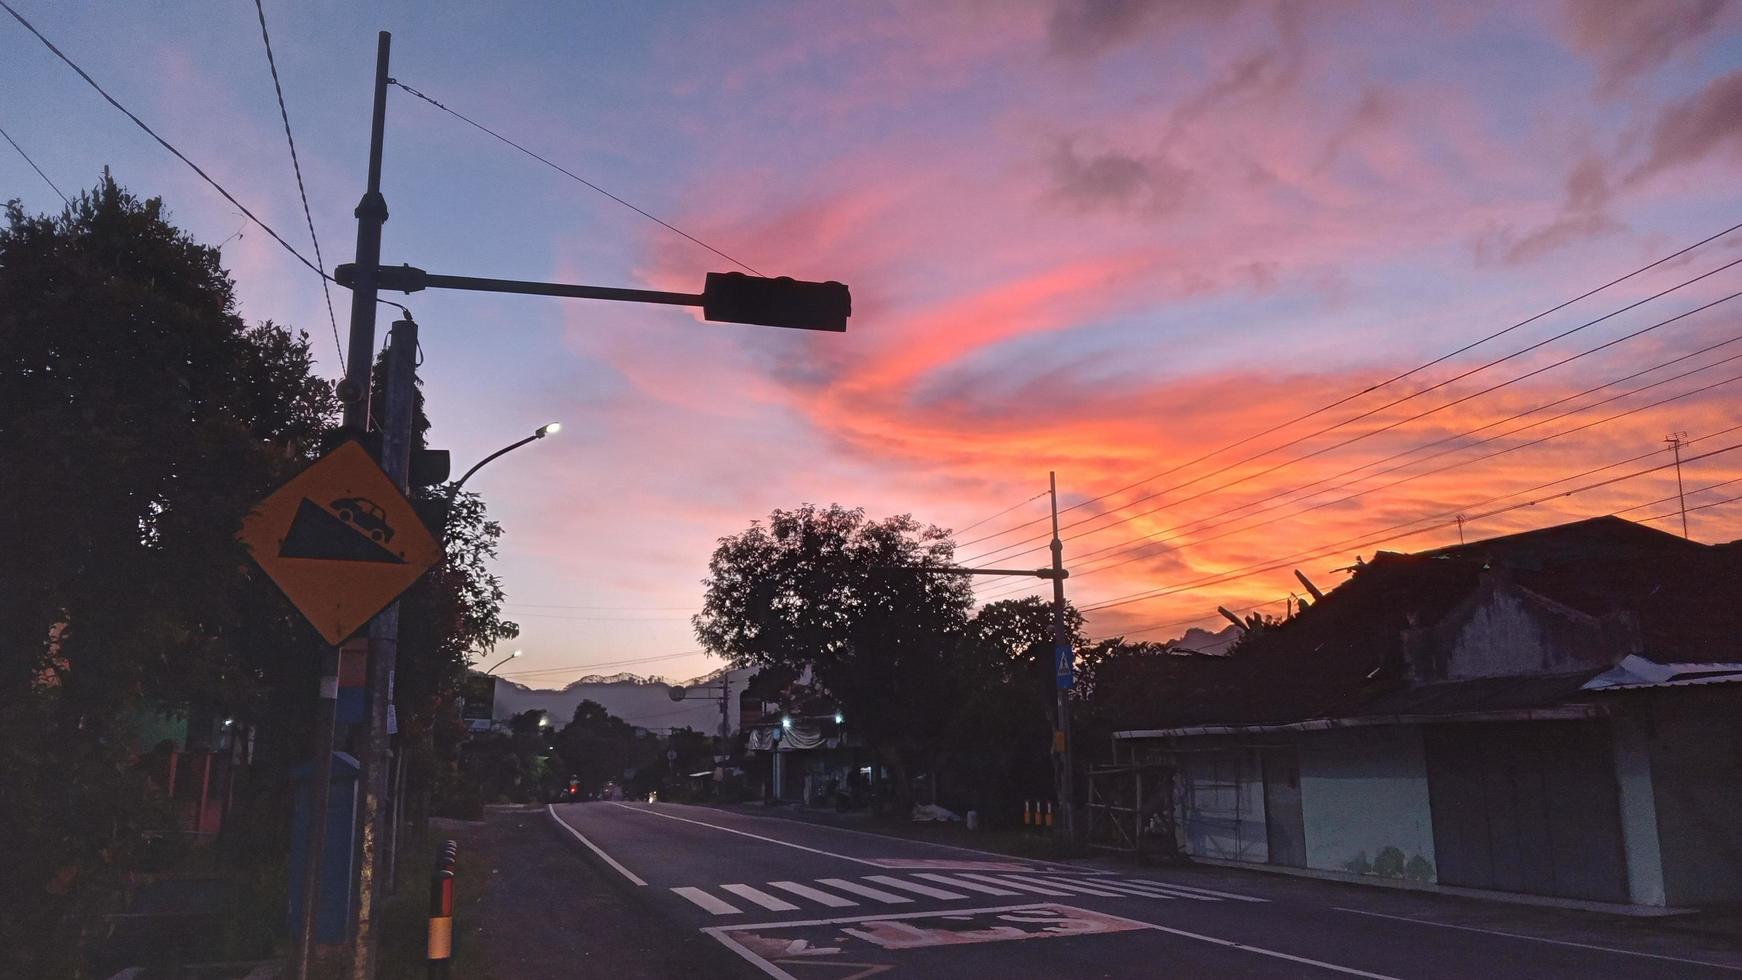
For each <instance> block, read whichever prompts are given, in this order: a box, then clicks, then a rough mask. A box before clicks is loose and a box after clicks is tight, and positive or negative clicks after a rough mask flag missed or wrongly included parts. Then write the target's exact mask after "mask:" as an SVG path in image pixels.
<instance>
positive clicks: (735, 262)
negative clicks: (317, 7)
mask: <svg viewBox="0 0 1742 980" xmlns="http://www.w3.org/2000/svg"><path fill="white" fill-rule="evenodd" d="M387 81H388V82H389V83H390V84H393V85H397V86H399V87H400V88H402V89H404V90H405V91H407V92H409V93H411V94H412V95H414V96H416V97H418V98H420V99H422V100H423V101H425V102H428V103H429V104H430V105H433V106H435V107H436V108H437V109H440V110H441V111H443V112H445V113H447V114H448V115H450V116H453V117H454V118H455V119H458V120H460V121H461V122H463V123H465V124H466V125H468V126H471V127H472V128H474V129H476V130H478V131H479V132H482V133H486V134H488V135H490V136H493V137H495V138H496V139H499V140H501V141H502V142H504V143H507V144H508V145H509V146H512V147H514V148H515V149H516V150H519V151H520V152H522V153H524V154H526V155H527V156H529V157H531V158H533V159H534V160H537V161H538V162H539V163H542V164H544V165H545V166H547V167H549V168H551V169H552V170H555V171H556V172H557V173H560V174H562V175H563V176H565V177H568V178H570V179H571V180H575V181H578V182H580V183H581V184H582V185H584V186H586V187H589V188H592V189H593V190H595V191H598V192H599V193H600V194H603V195H605V196H606V197H608V198H610V199H611V200H613V201H616V202H617V203H618V204H621V205H623V206H624V207H626V208H628V209H629V210H631V211H634V212H635V213H636V214H639V215H641V216H642V217H643V218H646V219H647V220H649V221H651V222H653V223H654V224H656V225H659V226H660V227H662V228H664V229H666V230H667V231H670V232H673V233H674V234H677V235H680V236H682V237H684V238H687V239H689V240H690V241H692V242H694V243H695V244H697V245H700V246H701V247H703V248H705V249H707V250H708V251H710V252H712V253H714V254H715V255H718V256H719V257H720V258H722V259H725V260H726V261H728V262H730V263H732V264H733V265H736V266H738V267H740V268H742V269H744V270H745V271H747V272H749V273H751V274H752V275H756V276H761V275H762V273H760V272H758V271H757V270H756V269H755V268H754V267H752V266H751V265H750V264H749V263H747V262H744V261H743V260H741V259H736V258H733V257H732V256H730V255H727V254H726V253H725V252H722V251H720V250H719V249H717V248H715V247H714V246H712V245H709V244H708V243H707V242H704V241H702V240H701V239H700V238H697V237H696V236H694V235H692V234H690V233H689V232H687V231H684V230H683V229H682V228H679V227H678V226H676V225H674V224H672V223H671V222H669V221H664V220H662V219H660V218H657V217H654V216H653V215H651V214H649V213H647V212H646V211H643V210H642V209H641V208H638V207H636V206H635V205H633V204H630V203H629V202H628V201H625V200H623V199H622V198H620V197H618V196H617V195H615V194H613V193H611V192H610V191H608V190H606V189H605V188H603V187H600V186H599V185H598V184H595V183H593V182H592V181H590V180H588V179H587V178H585V177H582V176H581V175H580V174H577V173H575V172H574V171H572V170H569V169H567V168H565V167H563V166H561V165H559V164H556V163H553V162H552V161H550V160H548V159H546V158H544V157H542V156H539V155H538V154H537V153H534V152H533V151H531V150H529V149H527V148H526V147H524V146H522V145H520V144H519V143H516V142H514V141H513V140H511V139H509V138H508V137H506V136H503V135H502V134H501V133H498V132H496V131H495V130H493V129H491V128H490V127H488V126H485V125H484V124H483V123H480V122H478V121H477V120H475V119H472V118H471V117H469V116H465V115H462V114H460V113H458V112H456V111H454V110H453V109H450V108H448V107H447V106H446V105H443V104H442V103H440V102H437V101H436V100H435V99H432V98H430V97H429V96H427V95H425V94H423V93H422V92H419V91H418V90H417V89H414V88H412V87H411V86H410V85H407V84H405V83H404V82H402V81H400V80H399V79H397V78H389V79H388V80H387ZM764 278H766V277H764Z"/></svg>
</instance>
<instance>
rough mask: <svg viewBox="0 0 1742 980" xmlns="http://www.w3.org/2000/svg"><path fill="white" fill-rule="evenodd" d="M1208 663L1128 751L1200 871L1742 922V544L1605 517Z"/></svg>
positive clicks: (1280, 631) (1420, 557) (1307, 615)
mask: <svg viewBox="0 0 1742 980" xmlns="http://www.w3.org/2000/svg"><path fill="white" fill-rule="evenodd" d="M1197 660H1198V662H1197V663H1196V664H1195V665H1193V667H1192V669H1191V670H1190V671H1186V672H1184V673H1182V675H1181V676H1180V677H1179V678H1178V685H1177V688H1178V689H1177V691H1176V693H1175V696H1171V697H1169V698H1168V699H1167V703H1166V704H1158V705H1156V707H1155V710H1154V711H1153V714H1152V717H1150V718H1147V719H1146V720H1145V723H1144V725H1143V727H1133V728H1129V729H1127V730H1122V731H1119V732H1118V733H1117V734H1116V736H1115V744H1116V746H1117V750H1116V751H1117V752H1118V753H1119V756H1120V758H1121V759H1123V760H1125V761H1126V762H1137V763H1148V764H1152V765H1154V766H1155V767H1156V768H1158V769H1159V770H1161V771H1164V772H1166V773H1168V774H1170V777H1171V780H1170V781H1171V786H1170V789H1169V793H1170V796H1171V799H1170V801H1169V802H1170V804H1171V806H1172V808H1173V814H1172V816H1173V820H1172V825H1173V827H1174V835H1175V837H1176V843H1177V846H1178V848H1179V849H1180V850H1181V851H1183V852H1184V853H1185V854H1187V855H1189V856H1191V857H1193V858H1195V859H1198V860H1205V861H1212V862H1215V861H1227V862H1236V863H1243V864H1252V865H1263V866H1269V867H1275V868H1283V869H1297V870H1298V871H1299V872H1301V873H1308V874H1317V875H1325V876H1333V877H1347V878H1350V879H1354V880H1370V881H1371V880H1390V881H1393V882H1397V883H1410V884H1412V885H1413V886H1414V887H1438V888H1468V889H1477V890H1485V891H1491V892H1506V893H1514V894H1523V895H1532V896H1541V897H1545V898H1553V899H1562V900H1576V901H1586V902H1597V903H1606V904H1613V905H1624V906H1634V907H1639V908H1645V909H1652V908H1657V909H1661V908H1665V907H1682V906H1698V905H1705V904H1710V903H1717V902H1734V901H1742V820H1738V819H1737V814H1738V811H1739V810H1742V544H1739V543H1731V544H1723V545H1707V544H1701V543H1698V542H1693V541H1688V540H1684V539H1682V538H1680V537H1676V536H1674V535H1671V534H1666V533H1664V532H1661V531H1657V530H1654V529H1652V528H1649V527H1646V526H1644V525H1640V524H1634V523H1631V522H1628V521H1625V520H1621V519H1619V518H1613V517H1605V518H1596V519H1593V520H1587V521H1580V522H1576V523H1571V524H1564V525H1560V526H1557V527H1551V528H1545V529H1541V530H1537V531H1531V532H1526V533H1523V534H1515V535H1509V536H1506V537H1499V538H1492V539H1489V540H1486V541H1478V542H1472V543H1470V544H1467V545H1460V546H1457V547H1452V548H1443V549H1439V550H1435V551H1427V552H1419V553H1415V554H1392V553H1385V552H1381V553H1379V554H1378V555H1376V556H1374V558H1373V559H1372V560H1371V561H1367V562H1365V563H1363V564H1361V565H1359V566H1358V567H1357V568H1355V569H1353V570H1352V573H1351V575H1350V577H1349V578H1348V579H1347V580H1346V581H1344V582H1342V583H1341V584H1339V585H1338V586H1337V587H1336V588H1334V589H1331V590H1330V591H1328V592H1327V593H1325V594H1324V595H1323V596H1322V598H1320V599H1319V600H1318V601H1317V602H1314V603H1312V604H1310V605H1309V606H1307V607H1306V608H1305V609H1303V610H1302V611H1301V612H1300V613H1299V614H1298V615H1296V616H1294V617H1292V618H1291V619H1290V620H1288V621H1286V622H1284V623H1281V624H1278V625H1275V626H1271V627H1268V628H1265V629H1263V630H1261V631H1259V632H1257V633H1255V634H1254V635H1252V636H1250V637H1248V638H1247V640H1246V641H1245V642H1243V643H1241V644H1240V645H1239V646H1238V647H1237V648H1236V650H1235V652H1234V653H1233V655H1231V656H1229V657H1225V658H1197Z"/></svg>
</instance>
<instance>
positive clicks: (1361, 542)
mask: <svg viewBox="0 0 1742 980" xmlns="http://www.w3.org/2000/svg"><path fill="white" fill-rule="evenodd" d="M1737 449H1742V443H1735V444H1733V445H1729V446H1725V447H1724V448H1722V449H1714V450H1712V451H1710V452H1706V453H1702V454H1700V455H1698V456H1689V457H1687V458H1686V459H1684V460H1683V461H1682V462H1684V463H1688V462H1693V461H1695V460H1700V459H1708V458H1710V457H1713V456H1717V455H1720V454H1723V453H1727V452H1733V451H1735V450H1737ZM1657 452H1662V450H1657ZM1674 465H1675V464H1674V463H1664V464H1662V465H1659V466H1652V467H1647V468H1646V469H1642V470H1637V471H1635V472H1633V473H1626V474H1623V475H1621V476H1617V477H1611V478H1610V479H1607V480H1602V481H1599V482H1597V483H1592V484H1587V485H1585V486H1582V487H1574V488H1573V489H1571V490H1563V491H1561V492H1560V493H1555V494H1550V495H1548V496H1546V497H1540V498H1535V499H1532V500H1525V501H1520V502H1519V503H1516V504H1509V505H1507V506H1505V507H1501V508H1497V509H1495V510H1491V511H1486V512H1484V513H1481V514H1465V515H1464V517H1465V519H1466V520H1472V521H1473V520H1481V519H1484V518H1488V517H1496V516H1498V515H1500V514H1504V513H1509V512H1511V511H1514V510H1520V509H1523V508H1525V507H1534V506H1536V505H1537V504H1541V503H1547V502H1549V501H1552V500H1559V499H1561V498H1564V497H1571V496H1575V495H1577V494H1581V493H1585V492H1587V491H1590V490H1596V489H1600V488H1602V487H1607V486H1611V485H1613V484H1616V483H1621V482H1623V481H1626V480H1632V479H1637V478H1638V477H1641V476H1645V475H1648V474H1651V473H1656V472H1658V471H1660V470H1665V469H1668V468H1670V467H1672V466H1674ZM1554 482H1563V481H1554ZM1666 499H1668V498H1666ZM1654 502H1655V501H1654ZM1432 519H1433V518H1421V519H1419V520H1432ZM1411 523H1413V522H1411ZM1455 523H1456V515H1454V516H1453V518H1452V519H1449V520H1444V521H1441V522H1439V523H1437V524H1431V525H1428V526H1426V527H1419V528H1415V529H1413V530H1410V531H1405V532H1402V533H1399V534H1391V535H1383V533H1381V536H1379V537H1370V536H1369V535H1357V536H1356V537H1354V538H1347V539H1344V540H1343V541H1339V542H1336V543H1334V544H1331V545H1323V546H1320V547H1318V548H1309V549H1307V550H1306V551H1301V552H1296V553H1294V554H1292V555H1289V556H1287V557H1286V558H1283V559H1280V560H1270V559H1267V561H1273V562H1274V563H1272V564H1266V563H1265V562H1259V563H1257V564H1254V565H1248V566H1245V567H1242V568H1235V569H1230V570H1228V571H1226V572H1218V573H1216V574H1214V575H1211V576H1208V577H1205V578H1202V579H1198V580H1194V581H1191V582H1186V583H1183V584H1181V585H1178V586H1170V587H1167V588H1162V589H1152V590H1148V591H1145V592H1138V593H1132V594H1130V595H1125V596H1119V597H1118V598H1115V599H1108V600H1103V601H1101V602H1097V603H1093V604H1090V605H1087V606H1083V607H1082V608H1081V610H1080V611H1082V612H1085V613H1087V612H1095V611H1099V610H1102V609H1111V608H1114V607H1117V606H1123V605H1128V604H1130V603H1133V602H1143V601H1145V600H1148V599H1157V598H1161V597H1162V596H1167V595H1175V594H1178V593H1181V592H1194V591H1197V590H1198V589H1201V588H1203V587H1205V586H1208V585H1220V584H1222V583H1224V582H1232V581H1236V580H1238V579H1242V578H1247V577H1250V576H1252V575H1258V574H1261V573H1263V572H1267V571H1274V570H1276V569H1278V568H1287V567H1288V566H1290V565H1292V564H1295V563H1297V562H1299V561H1302V560H1311V559H1314V558H1322V557H1325V555H1328V554H1332V553H1335V552H1336V551H1339V550H1342V549H1343V548H1347V547H1349V546H1351V545H1356V546H1359V547H1366V546H1367V545H1373V544H1384V543H1386V542H1389V541H1394V540H1397V539H1398V538H1407V537H1413V536H1414V535H1417V534H1422V533H1425V532H1427V531H1433V530H1438V529H1440V528H1444V527H1450V526H1452V525H1453V524H1455ZM1398 526H1401V525H1398ZM1370 534H1371V532H1370ZM1315 552H1324V554H1315Z"/></svg>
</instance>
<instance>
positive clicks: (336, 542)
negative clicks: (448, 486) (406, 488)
mask: <svg viewBox="0 0 1742 980" xmlns="http://www.w3.org/2000/svg"><path fill="white" fill-rule="evenodd" d="M237 536H238V537H239V538H240V539H241V541H242V543H243V544H245V545H247V546H248V550H249V551H250V552H252V553H253V555H254V560H255V561H256V562H258V563H259V564H260V567H261V568H262V569H264V570H265V572H266V574H267V575H269V576H271V577H272V580H273V581H274V582H276V583H278V587H279V588H280V589H283V590H284V594H285V595H286V596H287V597H289V599H290V601H291V602H292V603H293V604H295V606H296V608H297V609H298V610H300V611H301V612H302V614H303V615H304V616H305V617H307V618H308V621H309V622H310V623H312V624H314V628H315V629H316V630H318V631H319V632H320V634H321V636H323V637H325V638H326V641H327V642H328V643H331V644H334V645H335V646H336V645H338V644H339V643H341V642H343V641H344V640H345V638H346V637H348V636H350V635H351V634H352V633H355V632H356V631H357V630H358V629H359V628H361V627H362V626H363V624H365V623H367V622H368V621H369V618H370V617H371V616H374V615H375V614H376V613H378V612H380V611H381V610H382V609H383V608H385V607H386V605H387V604H388V603H389V602H392V601H393V600H394V599H396V598H398V596H399V594H400V593H402V592H404V591H405V590H406V589H408V588H410V587H411V584H412V583H413V582H416V581H417V580H418V578H419V577H420V576H421V575H423V573H424V572H426V571H428V570H429V569H430V566H432V565H434V564H435V563H436V562H438V561H440V560H441V554H442V551H441V545H440V544H439V543H438V542H437V541H436V539H435V537H434V536H433V535H431V534H430V533H429V529H428V528H425V527H424V526H423V521H422V520H420V519H419V518H418V516H417V512H416V511H415V510H413V509H412V506H411V501H409V500H407V499H405V495H404V494H403V493H400V492H399V488H398V487H396V486H394V485H393V481H392V480H391V479H389V478H388V476H387V474H386V473H384V472H382V470H381V467H380V466H377V465H376V463H375V461H374V460H373V459H371V458H370V457H369V454H368V453H367V452H366V451H364V449H363V447H362V446H359V445H358V444H357V443H355V442H347V443H345V444H344V445H342V446H340V447H339V448H338V449H335V450H333V451H332V452H330V453H328V454H327V455H325V456H323V457H321V460H320V461H319V462H317V463H315V464H314V465H313V466H310V467H309V468H308V469H306V470H303V471H302V472H301V473H299V474H297V476H296V477H295V478H294V479H292V480H291V481H290V482H289V483H286V484H285V485H284V486H282V487H280V488H279V489H278V490H277V491H276V492H274V493H273V494H272V495H271V496H270V497H267V498H266V499H265V500H262V501H261V502H260V503H259V504H258V505H257V506H255V508H254V510H253V511H252V512H251V513H249V515H248V517H247V518H246V519H244V520H243V521H242V530H241V532H240V533H239V534H238V535H237Z"/></svg>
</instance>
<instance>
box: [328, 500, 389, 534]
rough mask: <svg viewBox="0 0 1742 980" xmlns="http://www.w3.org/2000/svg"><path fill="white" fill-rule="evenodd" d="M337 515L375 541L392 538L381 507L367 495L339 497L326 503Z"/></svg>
mask: <svg viewBox="0 0 1742 980" xmlns="http://www.w3.org/2000/svg"><path fill="white" fill-rule="evenodd" d="M327 506H328V507H331V508H332V509H333V511H334V512H335V513H337V514H338V515H339V520H341V521H344V522H346V523H347V524H350V525H352V526H353V527H355V528H357V530H359V531H362V532H364V533H365V534H367V535H369V539H370V540H371V541H374V542H376V543H385V542H388V541H392V540H393V527H392V526H391V525H389V524H388V523H387V515H386V514H385V513H383V512H382V510H381V507H380V506H379V505H378V504H376V503H375V502H374V501H373V500H370V499H369V498H367V497H340V498H339V499H337V500H335V501H333V502H332V503H330V504H328V505H327Z"/></svg>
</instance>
